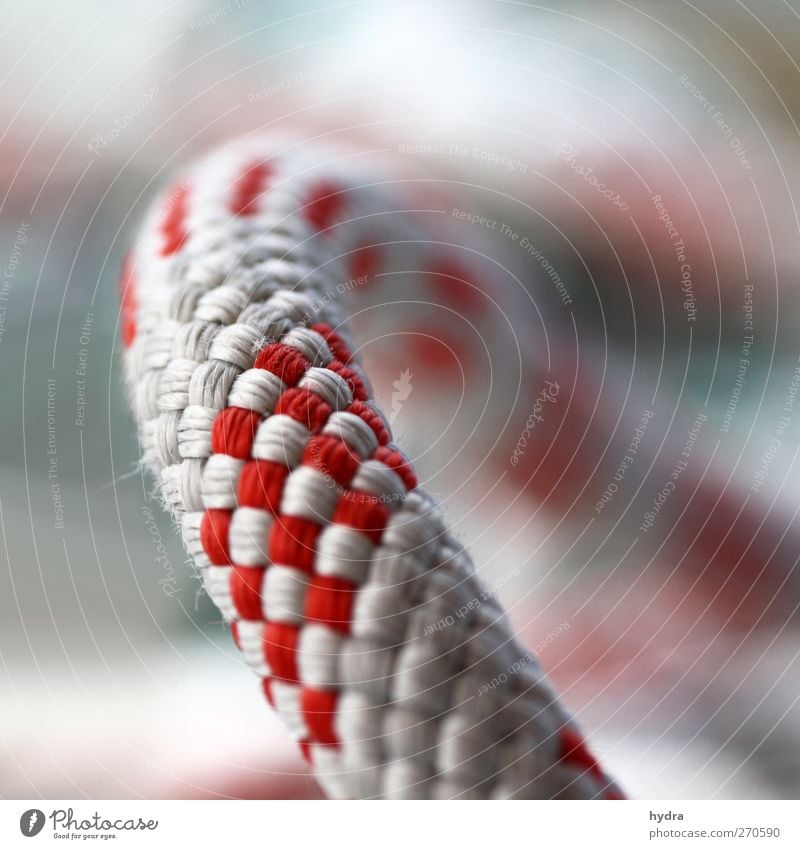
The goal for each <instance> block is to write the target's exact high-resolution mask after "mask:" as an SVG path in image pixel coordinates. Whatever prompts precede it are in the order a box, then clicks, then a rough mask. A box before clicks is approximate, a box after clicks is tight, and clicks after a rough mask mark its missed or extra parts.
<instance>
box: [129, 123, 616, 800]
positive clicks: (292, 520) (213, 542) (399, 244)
mask: <svg viewBox="0 0 800 849" xmlns="http://www.w3.org/2000/svg"><path fill="white" fill-rule="evenodd" d="M339 154H341V155H339ZM354 161H357V157H353V156H352V155H344V154H342V152H340V151H333V152H332V151H329V150H325V151H321V152H317V153H314V152H312V153H311V154H309V153H307V152H298V151H296V150H294V149H292V148H288V149H283V148H282V147H281V146H280V145H279V144H278V142H276V141H274V140H273V141H271V140H269V139H256V140H250V141H247V142H241V143H237V144H235V145H232V146H228V147H227V148H225V149H223V150H222V151H220V152H219V153H217V154H215V155H212V156H211V157H209V158H208V159H207V160H205V161H203V162H200V163H199V164H197V165H196V166H195V167H194V168H193V169H192V170H191V171H190V172H188V173H187V174H186V175H185V176H184V177H183V178H182V179H181V180H179V182H178V183H177V184H176V185H174V186H173V187H172V188H170V189H168V190H167V191H166V192H165V193H164V195H163V196H162V197H161V198H159V200H158V201H157V203H156V204H155V206H154V207H153V209H152V211H151V213H150V214H149V215H148V217H147V220H146V221H145V223H144V226H143V228H142V230H141V232H140V235H139V237H138V238H137V240H136V243H135V245H134V246H133V248H132V250H131V252H130V253H129V255H128V257H127V259H126V262H125V267H124V269H123V275H122V282H121V285H122V337H123V345H124V350H125V355H124V363H125V376H126V383H127V387H128V391H129V396H130V398H131V401H132V405H133V408H134V411H135V414H136V417H137V422H138V427H139V436H140V441H141V445H142V450H143V458H144V462H145V464H146V465H147V466H148V467H149V469H150V470H151V471H152V472H153V474H154V475H155V476H156V477H157V480H158V482H159V487H160V491H161V494H162V497H163V500H164V503H165V505H166V507H167V508H168V510H169V511H170V512H171V514H172V515H173V516H174V517H175V518H176V520H177V521H178V522H179V524H180V528H181V531H182V535H183V539H184V542H185V545H186V547H187V549H188V551H189V552H190V553H191V555H192V557H193V559H194V562H195V564H196V566H197V569H198V570H199V573H200V575H201V576H202V580H203V583H204V586H205V588H206V590H207V592H208V593H209V595H210V596H211V598H212V599H213V601H214V602H215V603H216V605H217V606H218V607H219V609H220V611H221V612H222V614H223V616H224V617H225V619H226V620H227V621H228V622H229V623H230V625H231V629H232V632H233V636H234V639H235V641H236V643H237V645H238V646H239V648H240V649H241V651H242V653H243V656H244V658H245V660H246V662H247V663H248V664H249V665H250V666H251V667H252V669H253V670H254V672H255V673H256V674H257V675H258V676H259V678H260V679H261V682H262V686H263V691H264V694H265V696H266V698H267V699H268V701H269V703H270V704H271V705H272V706H273V707H274V708H275V710H277V711H278V713H279V714H280V716H281V717H282V719H283V720H284V723H285V725H286V727H287V729H288V731H289V733H290V734H291V735H292V736H293V737H294V738H295V739H296V740H297V741H298V743H299V745H300V747H301V750H302V752H303V755H304V756H305V757H306V758H307V760H308V761H309V762H310V764H311V765H312V767H313V770H314V774H315V775H316V777H317V778H318V780H319V781H320V783H321V784H322V786H323V788H324V789H325V791H326V792H327V793H328V795H329V796H331V797H334V798H375V797H379V798H553V797H561V798H619V797H620V796H621V794H620V791H619V789H618V788H617V786H616V785H615V784H614V782H613V781H612V780H611V779H610V778H608V776H607V775H606V774H605V773H604V771H603V770H602V768H601V767H600V765H599V764H598V762H597V760H596V759H595V757H594V756H593V755H592V754H591V752H590V751H589V749H588V747H587V745H586V743H585V741H584V740H583V737H582V736H581V734H580V732H579V731H578V729H577V728H576V726H575V724H574V721H573V720H572V719H571V717H570V716H569V714H568V713H567V712H566V711H565V709H564V708H563V707H562V706H561V704H560V703H559V701H558V700H557V698H556V696H555V695H554V693H553V691H552V689H551V688H550V686H549V684H548V682H547V680H546V678H545V677H544V675H543V673H542V672H541V670H540V667H539V665H538V663H537V662H536V661H535V659H533V658H531V657H530V656H529V655H528V654H527V653H526V652H525V650H524V649H523V648H522V647H521V646H520V645H519V643H518V642H517V640H516V639H515V637H514V636H513V633H512V632H511V629H510V627H509V625H508V623H507V621H506V618H505V615H504V613H503V611H502V609H501V608H500V606H499V605H498V603H497V602H496V601H495V600H494V599H493V598H492V597H491V595H490V594H488V593H486V592H485V591H484V589H483V587H482V586H481V584H480V582H479V580H478V578H477V576H476V574H475V568H474V566H473V563H472V561H471V559H470V556H469V554H468V553H467V551H466V550H465V549H464V547H463V546H462V545H461V544H460V543H459V542H458V540H457V539H455V538H454V536H453V535H452V534H451V533H450V532H449V530H448V528H447V525H446V522H445V521H444V519H443V516H442V513H441V510H440V508H439V506H438V505H437V504H436V503H435V501H434V499H433V498H431V496H429V495H428V494H427V493H426V492H425V491H424V490H423V489H422V488H421V487H420V486H418V482H417V478H416V476H415V473H414V470H413V468H412V466H411V464H410V463H409V461H408V460H407V459H406V457H405V456H404V455H403V454H402V452H401V451H400V450H399V449H398V448H397V447H396V446H395V445H394V443H393V440H392V435H391V432H390V427H389V425H388V423H387V421H386V419H385V418H384V416H383V414H382V413H381V411H380V409H379V408H378V407H377V405H376V404H375V402H374V401H373V400H372V391H371V388H370V385H369V381H368V379H367V377H366V375H365V374H364V373H363V371H362V369H361V367H360V365H359V363H358V361H357V358H356V357H355V356H354V353H353V352H354V346H353V344H352V342H351V340H350V337H349V334H348V331H347V328H346V327H344V326H343V324H342V315H344V308H345V302H346V297H345V296H346V290H347V288H348V285H347V281H348V280H350V279H352V277H353V274H354V273H356V272H357V271H358V270H359V269H361V268H363V267H365V265H367V264H369V263H370V262H372V261H373V260H374V248H375V246H380V249H381V261H382V262H383V263H384V265H385V267H386V268H388V269H390V268H392V266H393V263H400V264H405V265H408V264H409V263H411V264H412V265H414V266H416V267H418V268H420V269H424V268H425V267H432V266H433V265H434V264H437V263H440V262H441V261H442V258H443V256H445V258H446V255H447V253H448V252H449V251H452V249H451V248H448V246H447V239H446V233H444V232H443V231H439V232H436V227H438V226H439V225H431V223H430V221H429V220H426V221H424V222H422V221H421V220H420V216H419V215H418V213H419V211H420V210H421V209H424V208H425V206H426V203H427V202H428V201H429V197H428V195H426V192H425V190H420V189H415V188H413V183H412V184H411V188H409V183H408V182H407V181H406V182H400V181H393V180H392V179H391V177H390V176H388V175H387V174H388V172H380V171H379V170H378V171H376V170H374V169H373V170H372V171H368V172H366V173H365V172H364V170H363V169H361V168H359V167H356V166H354V165H353V164H352V163H353V162H354ZM441 217H442V216H439V218H441ZM477 598H480V599H482V603H481V604H479V605H476V606H475V609H474V610H472V612H471V614H470V615H469V616H464V617H453V616H452V614H453V612H454V611H456V610H459V609H462V608H463V607H464V606H465V605H468V606H470V609H472V602H473V600H474V599H477ZM443 621H446V622H448V623H449V622H451V621H452V625H448V626H447V627H437V626H436V623H441V622H443Z"/></svg>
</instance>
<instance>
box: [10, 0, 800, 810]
mask: <svg viewBox="0 0 800 849" xmlns="http://www.w3.org/2000/svg"><path fill="white" fill-rule="evenodd" d="M0 48H1V49H0V56H2V60H1V61H0V77H1V78H2V82H0V106H2V110H3V114H4V116H5V120H4V121H3V129H2V135H1V136H0V174H2V178H1V179H2V186H0V188H1V189H2V243H1V244H0V269H2V271H0V274H1V275H2V276H0V362H1V363H2V380H3V393H2V399H3V403H2V406H0V422H1V423H2V454H0V464H1V465H0V472H1V474H0V499H1V500H0V531H1V532H2V544H0V557H1V558H2V561H3V565H2V569H0V575H2V578H0V581H2V591H1V592H0V659H1V660H2V663H0V676H2V690H3V693H4V697H3V699H2V702H0V735H1V739H0V795H2V796H5V797H37V796H43V797H60V798H64V797H69V798H74V797H84V796H85V797H90V798H91V797H105V798H115V797H154V798H156V797H182V798H186V797H191V798H206V797H225V796H233V797H255V796H260V797H267V798H270V797H271V798H287V797H308V796H317V795H319V790H318V788H317V786H316V784H315V783H314V781H313V779H312V778H310V777H309V776H308V774H307V772H306V768H305V765H304V764H303V762H302V761H301V759H300V757H299V755H298V754H296V752H295V751H294V747H293V746H292V745H291V744H290V742H289V741H288V739H287V738H286V736H285V735H284V733H283V731H282V729H281V728H280V726H279V724H278V722H277V720H276V719H274V718H273V717H272V716H271V714H270V712H269V710H268V708H267V706H266V704H265V703H264V701H263V698H262V696H261V694H260V692H259V689H258V686H257V682H256V680H255V679H254V678H253V677H252V675H251V673H250V672H249V671H248V670H247V669H246V668H245V667H244V664H243V662H242V661H241V659H240V658H239V657H238V655H237V652H236V650H235V648H234V647H233V644H232V640H231V639H230V636H229V635H228V633H227V631H226V629H225V628H224V627H223V626H222V624H221V622H220V619H219V615H218V614H217V613H216V612H215V610H214V608H213V607H212V605H211V604H210V603H209V601H208V599H207V598H206V597H205V596H204V595H203V594H202V592H200V588H199V586H198V584H197V583H196V580H195V579H194V578H193V577H191V573H190V570H189V569H188V568H187V566H186V563H185V560H186V556H185V554H184V553H183V551H182V549H181V547H180V544H179V541H178V538H177V536H176V534H175V533H174V531H173V528H172V527H171V525H170V521H169V519H168V518H167V517H166V515H165V514H164V513H163V512H162V510H161V508H160V506H159V503H158V501H157V500H155V499H154V498H153V497H152V490H153V481H151V480H149V479H147V478H146V477H145V476H143V474H142V473H141V471H140V469H139V465H138V460H139V456H138V450H137V445H136V440H135V434H134V428H133V424H132V422H131V419H130V417H129V415H128V412H127V407H126V404H125V401H124V398H123V393H122V389H121V385H120V378H119V343H118V336H119V332H118V331H119V303H118V297H117V278H118V274H119V267H120V264H121V257H122V255H123V252H124V250H125V246H126V244H127V242H128V241H129V240H130V239H131V237H132V235H133V233H134V232H135V225H136V222H137V220H138V219H139V218H140V217H141V215H142V213H143V211H144V209H145V208H146V205H147V203H148V202H149V201H150V200H151V199H152V197H153V195H154V193H155V191H156V189H157V188H158V187H159V186H160V185H162V184H163V182H164V181H165V180H167V179H168V178H169V177H170V176H173V175H174V174H175V173H176V172H177V171H178V170H179V169H180V167H181V165H182V163H185V162H186V161H187V160H188V159H190V158H192V157H193V156H195V155H197V154H198V153H202V152H203V151H206V150H208V149H209V148H211V147H213V146H214V145H217V144H222V143H224V142H225V141H226V140H228V139H230V138H232V137H234V136H238V135H247V134H250V133H254V132H260V131H269V130H280V131H282V132H284V131H285V132H289V133H292V134H295V135H296V136H298V137H299V138H302V139H304V140H309V139H314V138H319V139H320V141H322V142H324V141H326V140H328V141H347V142H348V143H355V144H359V145H361V146H362V147H363V149H364V150H368V151H384V152H385V154H386V155H387V156H389V157H393V158H394V160H395V161H396V162H397V167H398V170H399V171H402V172H403V173H404V174H409V173H414V172H418V173H419V174H420V175H422V176H423V177H424V178H425V179H429V180H431V181H432V183H433V184H436V185H438V186H439V187H446V188H447V189H448V190H449V192H450V193H451V195H452V196H453V197H454V198H456V201H454V208H453V209H448V210H445V212H446V213H447V214H449V215H450V216H451V217H452V218H453V219H454V222H455V224H456V226H457V227H458V228H463V230H462V231H461V236H462V240H465V241H466V242H469V241H470V239H472V238H474V239H475V242H476V244H478V243H480V244H481V245H482V246H485V245H487V244H488V245H489V247H488V249H487V250H488V253H489V256H490V259H491V260H492V261H495V262H496V263H497V264H498V266H502V268H503V269H504V274H506V275H507V276H508V279H513V277H514V276H515V277H516V279H517V280H518V281H519V282H518V284H515V285H514V286H509V289H508V293H507V302H503V300H502V293H501V298H500V300H501V303H500V305H499V307H498V308H497V309H494V310H487V309H486V303H485V300H482V298H481V297H480V296H478V297H474V296H471V295H470V292H469V291H468V290H467V289H465V288H459V287H455V288H454V287H452V286H448V287H443V286H441V285H439V286H437V285H434V282H432V283H431V287H430V291H429V292H428V293H426V298H424V299H423V300H425V301H426V303H424V304H420V305H418V306H417V307H416V308H415V309H413V310H412V309H408V308H406V309H403V310H401V311H394V312H391V314H389V313H385V314H384V313H381V312H380V310H379V309H378V310H377V313H378V314H379V316H380V317H379V318H378V319H376V320H375V321H373V322H372V323H370V322H368V321H364V322H362V323H359V331H360V332H361V334H362V336H361V340H362V342H363V343H364V344H363V349H362V355H363V359H364V362H365V365H366V367H367V370H368V371H369V372H370V374H371V376H372V377H373V382H374V384H375V387H376V391H377V394H378V396H379V398H380V399H381V400H382V401H383V402H384V403H385V405H386V407H387V408H390V409H392V410H393V412H392V416H393V425H394V429H395V432H396V434H397V436H398V439H399V440H400V442H401V444H403V445H404V447H405V448H406V449H407V450H408V452H409V453H410V454H411V455H412V456H413V457H414V459H415V461H416V464H417V467H418V469H419V471H420V474H421V477H422V479H423V480H425V481H427V483H428V486H429V487H430V488H431V489H432V491H434V492H435V493H436V494H437V495H438V496H439V497H440V498H442V499H443V501H444V502H445V505H446V511H447V514H448V516H449V518H450V520H451V521H452V522H453V524H454V526H455V528H456V530H457V532H458V534H459V535H460V537H461V538H462V539H463V540H464V541H465V542H467V543H468V544H469V546H470V548H471V550H472V552H473V554H474V556H475V559H476V563H477V564H478V567H479V569H480V571H481V574H482V576H483V577H484V578H485V580H486V582H487V583H488V584H489V585H490V586H491V587H493V588H494V589H495V590H496V592H497V594H498V595H499V596H500V598H501V599H502V600H503V601H504V602H505V603H506V605H507V607H508V608H509V610H510V614H511V617H512V620H513V622H514V623H515V625H516V627H517V628H518V629H519V631H520V633H521V634H522V635H523V637H524V639H525V640H526V642H527V644H528V645H529V646H530V647H531V648H532V649H536V650H537V651H538V653H539V656H540V658H541V661H542V664H543V665H544V667H545V668H546V669H547V671H548V672H549V673H550V674H551V676H552V678H553V679H554V681H555V682H556V684H557V686H558V687H559V688H560V690H561V691H562V693H563V695H564V698H565V701H566V702H567V704H568V705H569V706H570V707H571V708H572V709H573V710H574V711H575V712H576V713H577V715H578V716H579V718H580V720H581V722H582V723H583V725H584V727H585V729H586V731H587V733H588V735H589V737H590V739H591V741H592V744H593V746H594V748H595V749H596V750H597V752H598V753H599V754H600V756H601V757H602V758H603V759H604V761H605V762H606V764H607V765H608V767H609V769H610V770H611V771H613V772H614V773H615V774H616V775H618V776H619V778H620V781H621V783H622V785H623V786H624V787H625V788H626V790H627V791H628V792H629V793H630V794H631V795H634V796H639V797H661V798H709V797H713V798H746V797H755V798H760V797H779V798H785V797H788V798H797V796H798V794H800V747H799V746H798V740H800V704H798V700H800V684H798V682H800V658H799V657H798V654H799V653H800V646H799V645H798V617H797V607H798V603H800V581H799V580H798V577H799V576H798V570H797V568H796V564H797V561H798V558H800V526H798V523H797V521H796V517H797V512H798V504H800V502H799V501H798V496H799V495H800V483H798V480H800V479H799V478H798V468H799V467H800V464H798V451H800V398H798V390H799V389H800V359H799V358H800V333H799V332H798V324H800V284H799V283H798V280H799V279H800V278H799V277H798V271H799V268H798V266H800V250H798V246H800V211H799V210H798V198H800V191H798V189H799V188H800V144H799V143H798V142H799V141H800V138H799V133H798V121H800V66H799V65H798V62H800V4H798V3H797V2H796V0H742V2H736V3H733V2H724V1H723V0H694V2H692V3H689V2H688V0H676V2H672V3H659V2H656V0H632V2H630V3H628V2H622V0H618V1H616V2H615V0H602V2H598V0H585V2H581V0H563V2H553V0H551V2H543V3H537V4H535V5H534V4H528V3H525V2H505V0H503V1H502V2H501V1H500V0H498V1H497V2H494V1H493V0H475V2H471V0H445V2H408V0H407V2H403V3H395V2H388V0H386V2H384V0H359V2H343V3H337V4H332V5H330V4H324V3H321V2H317V0H293V2H288V0H284V2H267V0H230V2H223V0H208V2H204V1H203V0H178V2H175V3H167V4H165V3H156V2H153V0H140V2H137V3H134V4H131V3H124V2H117V3H113V4H108V3H101V2H99V0H78V2H72V3H69V2H56V0H34V2H33V3H30V4H19V5H18V6H15V7H14V8H13V9H9V10H8V12H7V14H6V15H5V16H4V17H3V20H2V22H0ZM462 212H463V213H464V215H463V216H461V215H460V213H462ZM481 219H483V220H481ZM509 275H510V276H509ZM374 282H375V285H373V286H369V287H365V292H364V293H363V294H362V295H358V296H357V297H363V298H364V299H366V300H365V304H367V305H375V304H379V303H380V302H381V300H382V299H386V298H387V297H392V298H395V299H396V298H397V297H398V292H397V291H396V290H393V289H392V285H393V284H392V282H391V281H380V280H376V281H374ZM478 282H479V281H478ZM519 303H525V304H526V307H525V309H518V308H517V305H518V304H519ZM498 309H499V311H500V312H498V311H497V310H498ZM501 313H502V314H508V315H511V316H513V321H512V322H511V323H509V324H505V323H504V322H503V321H500V320H499V319H498V318H497V316H498V315H500V314H501ZM512 325H513V332H512V330H511V329H510V328H511V327H512ZM511 343H513V344H511ZM509 350H511V351H512V354H513V356H512V355H511V354H509ZM490 362H491V364H492V367H493V372H492V375H491V376H492V380H494V381H497V382H496V383H495V384H493V385H494V387H495V389H494V390H493V392H494V394H493V396H492V397H493V402H492V405H491V408H490V409H485V408H484V405H483V400H484V399H485V396H486V393H485V391H484V390H485V386H486V385H487V381H488V380H489V371H488V366H489V363H490ZM546 381H550V383H549V384H548V383H547V382H546ZM398 384H399V386H398ZM554 384H555V385H557V387H558V389H557V391H555V390H553V389H552V387H553V385H554ZM498 387H499V390H498ZM548 387H549V389H548ZM546 389H548V392H547V393H545V394H546V395H548V397H546V398H544V399H543V398H542V393H543V392H544V391H545V390H546ZM498 391H500V392H501V394H500V396H499V401H498V395H497V392H498ZM548 393H549V394H548ZM401 396H402V397H401ZM393 402H394V403H393ZM456 411H458V413H459V415H458V418H457V419H456V418H454V413H455V412H456ZM476 492H481V493H488V495H483V496H482V497H481V499H480V501H479V502H476V501H475V498H474V495H475V493H476Z"/></svg>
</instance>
